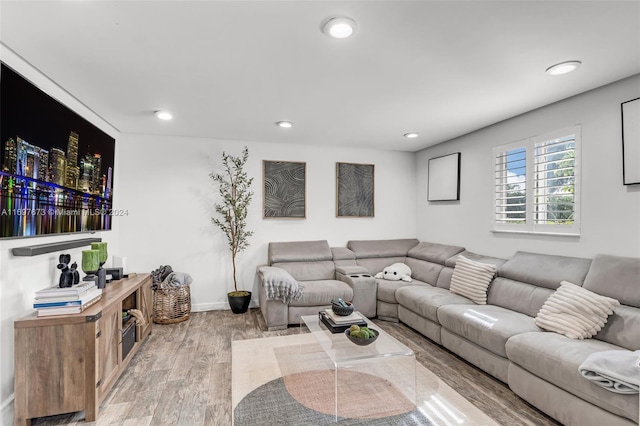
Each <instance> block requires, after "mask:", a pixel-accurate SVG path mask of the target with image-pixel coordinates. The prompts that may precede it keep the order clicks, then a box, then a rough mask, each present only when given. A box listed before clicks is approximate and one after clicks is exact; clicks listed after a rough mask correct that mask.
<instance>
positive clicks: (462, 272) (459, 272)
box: [449, 256, 497, 305]
mask: <svg viewBox="0 0 640 426" xmlns="http://www.w3.org/2000/svg"><path fill="white" fill-rule="evenodd" d="M496 269H497V268H496V266H495V265H491V264H488V263H480V262H476V261H473V260H469V259H467V258H466V257H464V256H459V257H458V259H457V260H456V266H455V268H453V276H452V277H451V286H450V287H449V291H451V292H452V293H456V294H459V295H460V296H464V297H466V298H468V299H471V300H472V301H473V302H475V303H477V304H478V305H486V304H487V290H488V288H489V284H491V280H493V277H494V275H495V274H496Z"/></svg>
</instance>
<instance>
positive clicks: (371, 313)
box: [336, 266, 378, 318]
mask: <svg viewBox="0 0 640 426" xmlns="http://www.w3.org/2000/svg"><path fill="white" fill-rule="evenodd" d="M357 268H362V267H361V266H358V267H357ZM363 269H364V268H363ZM336 278H337V279H338V280H340V281H342V282H344V283H346V284H347V285H349V287H351V288H352V289H353V300H352V301H351V302H352V303H353V305H354V307H355V309H356V310H357V311H359V312H360V313H361V314H362V315H364V316H366V317H369V318H373V317H375V316H376V308H377V298H378V283H377V282H376V279H375V278H374V277H373V276H372V275H371V274H369V273H368V272H367V270H366V269H364V272H359V273H358V272H350V273H349V274H343V273H341V272H340V271H338V269H336Z"/></svg>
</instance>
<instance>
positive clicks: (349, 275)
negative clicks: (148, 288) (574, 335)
mask: <svg viewBox="0 0 640 426" xmlns="http://www.w3.org/2000/svg"><path fill="white" fill-rule="evenodd" d="M461 255H462V256H464V257H466V258H467V259H472V260H475V261H478V262H482V263H489V264H493V265H495V266H496V267H497V274H496V277H495V278H494V279H493V281H492V282H491V284H490V286H489V290H488V294H487V304H486V305H478V304H475V303H474V302H472V301H471V300H470V299H467V298H465V297H463V296H460V295H458V294H454V293H452V292H450V290H449V287H450V284H451V278H452V275H453V271H454V268H455V265H456V259H457V258H458V257H459V256H461ZM397 262H402V263H405V264H407V265H408V266H409V267H410V268H411V269H412V277H413V281H412V282H411V283H408V282H404V281H386V280H381V279H377V280H376V279H374V278H373V277H372V276H373V275H375V274H376V273H377V272H380V271H382V269H384V268H385V267H387V266H389V265H391V264H392V263H397ZM269 263H270V265H273V266H279V267H282V268H283V269H285V270H287V271H288V272H289V273H290V274H291V275H292V276H293V277H294V278H295V279H297V280H300V281H302V282H303V283H304V285H305V289H304V293H303V296H302V298H301V299H300V300H299V301H294V302H291V303H290V304H289V305H285V304H283V303H282V302H279V301H276V300H266V297H265V295H264V294H263V293H264V291H261V292H260V307H261V310H262V314H263V315H264V317H265V321H266V323H267V325H268V326H269V327H276V328H278V327H280V328H281V327H286V325H287V324H298V323H299V316H300V315H302V314H315V313H317V312H318V310H320V309H323V308H325V307H329V306H330V301H331V299H333V298H337V297H342V298H343V299H345V300H352V301H353V303H354V305H355V306H356V307H357V308H358V309H359V310H361V311H363V313H364V312H365V311H366V313H365V315H367V316H369V317H375V316H377V317H378V318H380V319H385V320H390V321H400V322H403V323H405V324H407V325H408V326H410V327H412V328H413V329H415V330H417V331H418V332H420V333H421V334H423V335H424V336H426V337H428V338H429V339H431V340H433V341H434V342H436V343H438V344H440V345H442V346H444V347H445V348H447V349H449V350H450V351H452V352H454V353H456V354H457V355H459V356H460V357H462V358H464V359H466V360H467V361H469V362H471V363H472V364H474V365H476V366H477V367H479V368H481V369H482V370H484V371H486V372H487V373H489V374H491V375H493V376H494V377H496V378H498V379H499V380H501V381H503V382H505V383H507V384H508V385H509V387H510V388H511V389H512V390H513V391H514V392H515V393H516V394H517V395H519V396H520V397H522V398H523V399H524V400H526V401H528V402H529V403H531V404H532V405H534V406H535V407H537V408H539V409H540V410H541V411H543V412H545V413H547V414H548V415H550V416H551V417H553V418H555V419H557V420H558V421H560V422H561V423H563V424H566V425H580V426H583V425H598V426H599V425H607V426H608V425H633V424H638V417H639V408H638V399H639V398H638V395H637V394H635V395H634V394H631V395H625V394H618V393H613V392H611V391H609V390H606V389H604V388H602V387H600V386H597V385H595V384H594V383H592V382H590V381H588V380H587V379H585V378H584V377H582V375H581V374H580V373H579V371H578V367H579V366H580V364H582V362H584V360H585V359H586V358H587V357H588V356H589V355H590V354H592V353H595V352H602V351H609V350H629V351H636V350H640V259H637V258H625V257H618V256H607V255H597V256H596V257H595V258H594V259H584V258H575V257H563V256H552V255H546V254H540V253H527V252H517V253H515V254H514V255H513V256H512V257H511V258H510V259H499V258H495V257H491V256H483V255H480V254H476V253H472V252H469V251H466V250H465V249H464V248H463V247H457V246H450V245H444V244H434V243H428V242H418V241H417V240H414V239H404V240H377V241H350V242H349V243H348V244H347V247H346V248H345V247H337V248H329V245H328V243H327V242H326V241H324V242H291V243H271V244H270V248H269ZM562 281H569V282H571V283H573V284H576V285H578V286H582V287H583V288H585V289H588V290H590V291H592V292H595V293H598V294H601V295H603V296H608V297H611V298H614V299H616V300H618V301H619V302H620V306H618V307H617V308H616V309H615V311H614V313H613V315H611V316H609V318H608V321H607V323H606V325H605V327H604V328H603V329H602V330H601V331H600V332H599V333H598V334H597V335H596V336H594V337H593V338H592V339H585V340H576V339H571V338H568V337H565V336H563V335H561V334H557V333H553V332H548V331H544V330H543V329H541V328H539V327H538V326H537V325H536V323H535V322H534V318H535V316H536V314H537V313H538V311H539V310H540V308H541V307H542V305H543V304H544V303H545V301H546V300H547V298H548V297H549V296H550V295H551V294H553V293H554V291H555V290H556V289H557V288H558V287H559V286H560V283H561V282H562ZM361 307H362V308H364V309H361ZM638 375H640V369H638Z"/></svg>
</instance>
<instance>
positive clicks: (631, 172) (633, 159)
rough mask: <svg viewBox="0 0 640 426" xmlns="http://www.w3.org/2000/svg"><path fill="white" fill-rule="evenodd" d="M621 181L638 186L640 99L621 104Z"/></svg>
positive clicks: (639, 177) (639, 170)
mask: <svg viewBox="0 0 640 426" xmlns="http://www.w3.org/2000/svg"><path fill="white" fill-rule="evenodd" d="M620 109H621V111H620V112H621V115H622V180H623V183H624V184H625V185H637V184H640V98H636V99H632V100H630V101H627V102H623V103H622V104H621V105H620Z"/></svg>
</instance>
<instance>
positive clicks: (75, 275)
mask: <svg viewBox="0 0 640 426" xmlns="http://www.w3.org/2000/svg"><path fill="white" fill-rule="evenodd" d="M69 269H70V270H71V272H72V273H73V284H74V285H75V284H78V283H79V282H80V272H78V271H77V269H78V264H77V263H76V262H73V263H72V264H71V266H70V267H69Z"/></svg>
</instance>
